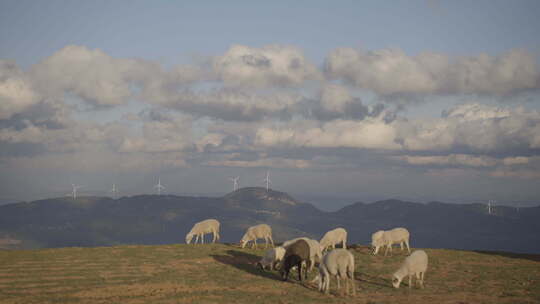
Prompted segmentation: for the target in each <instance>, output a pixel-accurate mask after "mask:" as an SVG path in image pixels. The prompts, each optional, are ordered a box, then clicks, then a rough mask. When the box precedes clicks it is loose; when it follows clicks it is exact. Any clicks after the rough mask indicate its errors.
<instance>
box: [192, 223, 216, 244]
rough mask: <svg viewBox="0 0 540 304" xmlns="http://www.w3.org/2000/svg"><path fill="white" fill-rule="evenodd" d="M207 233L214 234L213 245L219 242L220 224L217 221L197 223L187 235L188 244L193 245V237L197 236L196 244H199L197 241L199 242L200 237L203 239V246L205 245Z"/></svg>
mask: <svg viewBox="0 0 540 304" xmlns="http://www.w3.org/2000/svg"><path fill="white" fill-rule="evenodd" d="M206 233H212V234H213V239H212V243H215V242H216V241H217V240H219V222H218V221H217V220H215V219H208V220H204V221H201V222H198V223H196V224H195V225H193V228H191V230H190V231H189V233H188V234H187V235H186V243H187V244H189V243H191V240H192V239H193V236H196V238H195V243H194V244H197V241H198V240H199V236H200V237H201V244H204V235H205V234H206Z"/></svg>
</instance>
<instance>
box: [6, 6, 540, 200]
mask: <svg viewBox="0 0 540 304" xmlns="http://www.w3.org/2000/svg"><path fill="white" fill-rule="evenodd" d="M539 17H540V3H539V2H538V1H473V2H471V1H435V0H431V1H386V2H382V1H332V2H329V1H294V2H293V3H289V2H285V1H271V2H270V1H268V2H253V1H205V2H202V3H195V2H187V1H152V2H150V1H39V2H36V1H6V0H0V203H2V202H13V201H21V200H35V199H42V198H48V197H58V196H64V195H67V194H69V193H71V190H72V189H71V188H72V184H75V185H79V186H81V188H80V189H79V190H78V192H79V195H111V193H110V189H111V188H112V185H113V184H115V185H116V187H117V188H118V190H119V195H136V194H144V193H146V194H149V193H155V192H156V189H155V188H153V186H154V185H155V184H156V183H157V181H158V179H160V180H161V183H162V184H163V185H164V186H165V189H164V191H163V192H164V193H169V194H196V195H222V194H225V193H227V192H230V191H231V190H232V187H233V182H232V180H231V178H233V177H236V176H238V177H239V185H240V187H247V186H264V181H263V180H264V177H265V175H266V172H267V171H269V174H270V179H271V181H272V184H271V187H272V188H273V189H275V190H279V191H284V192H288V193H290V194H293V195H296V196H298V197H300V198H305V199H313V200H320V201H324V202H323V203H321V204H322V205H321V204H320V206H321V207H322V208H325V209H328V210H331V209H335V208H336V207H337V206H338V205H339V204H342V203H341V202H345V201H347V202H355V201H364V202H371V201H374V200H379V199H388V198H401V199H409V200H414V201H420V202H429V201H444V202H456V203H470V202H486V201H487V200H496V201H497V202H499V203H501V204H503V203H504V204H506V205H515V206H524V205H538V203H539V202H540V191H538V189H539V186H540V106H539V105H540V94H539V93H540V90H539V89H540V69H539V64H540V61H539V58H540V57H539V52H540V38H539V36H538V29H539V28H540V24H539V23H540V22H539V20H540V18H539ZM317 198H320V199H317Z"/></svg>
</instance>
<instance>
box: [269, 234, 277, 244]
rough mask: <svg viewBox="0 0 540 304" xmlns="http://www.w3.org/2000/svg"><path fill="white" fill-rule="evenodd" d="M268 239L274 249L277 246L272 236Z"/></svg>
mask: <svg viewBox="0 0 540 304" xmlns="http://www.w3.org/2000/svg"><path fill="white" fill-rule="evenodd" d="M268 237H269V238H270V243H272V247H276V246H275V245H274V240H273V239H272V236H271V235H270V236H268Z"/></svg>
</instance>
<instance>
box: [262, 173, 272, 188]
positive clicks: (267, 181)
mask: <svg viewBox="0 0 540 304" xmlns="http://www.w3.org/2000/svg"><path fill="white" fill-rule="evenodd" d="M264 182H266V191H268V188H269V185H270V184H271V183H272V181H271V180H270V171H266V178H265V179H264Z"/></svg>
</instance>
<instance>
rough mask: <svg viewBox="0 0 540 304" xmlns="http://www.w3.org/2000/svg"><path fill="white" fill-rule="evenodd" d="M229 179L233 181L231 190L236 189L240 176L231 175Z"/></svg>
mask: <svg viewBox="0 0 540 304" xmlns="http://www.w3.org/2000/svg"><path fill="white" fill-rule="evenodd" d="M229 179H230V180H232V181H233V183H234V184H233V191H236V190H238V180H239V179H240V176H237V177H231V178H229Z"/></svg>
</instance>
